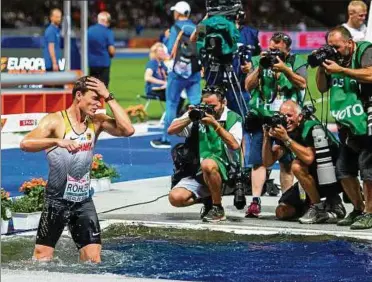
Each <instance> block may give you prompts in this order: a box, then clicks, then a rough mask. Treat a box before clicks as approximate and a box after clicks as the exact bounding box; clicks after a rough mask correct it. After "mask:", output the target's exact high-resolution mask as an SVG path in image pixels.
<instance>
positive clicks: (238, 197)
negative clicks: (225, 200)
mask: <svg viewBox="0 0 372 282" xmlns="http://www.w3.org/2000/svg"><path fill="white" fill-rule="evenodd" d="M246 203H247V202H246V200H245V194H244V186H243V182H242V181H241V180H240V179H238V180H237V181H236V184H235V192H234V206H235V207H236V208H237V209H238V210H242V209H244V207H245V205H246Z"/></svg>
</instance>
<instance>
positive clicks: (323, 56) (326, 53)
mask: <svg viewBox="0 0 372 282" xmlns="http://www.w3.org/2000/svg"><path fill="white" fill-rule="evenodd" d="M337 54H338V53H337V50H336V49H335V48H333V47H332V46H330V45H324V46H323V47H321V48H319V49H318V50H316V51H315V52H314V53H312V54H311V55H309V56H308V57H307V63H308V64H309V65H310V66H311V67H312V68H315V67H318V66H320V65H322V64H323V63H324V62H325V60H332V61H335V60H336V59H337Z"/></svg>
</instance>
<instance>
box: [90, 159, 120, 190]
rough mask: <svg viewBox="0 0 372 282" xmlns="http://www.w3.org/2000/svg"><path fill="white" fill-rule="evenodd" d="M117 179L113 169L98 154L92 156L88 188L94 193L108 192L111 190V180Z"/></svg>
mask: <svg viewBox="0 0 372 282" xmlns="http://www.w3.org/2000/svg"><path fill="white" fill-rule="evenodd" d="M116 177H119V175H118V173H117V172H116V170H115V169H114V168H113V167H110V166H108V165H107V164H106V163H105V162H104V161H103V157H102V155H100V154H95V155H94V156H93V161H92V166H91V170H90V178H91V182H90V186H91V187H92V188H93V190H94V192H102V191H108V190H110V188H111V179H112V178H116Z"/></svg>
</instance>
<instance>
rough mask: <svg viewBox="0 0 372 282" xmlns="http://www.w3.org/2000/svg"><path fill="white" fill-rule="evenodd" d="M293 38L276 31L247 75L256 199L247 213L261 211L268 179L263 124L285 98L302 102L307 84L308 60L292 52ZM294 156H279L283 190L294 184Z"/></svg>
mask: <svg viewBox="0 0 372 282" xmlns="http://www.w3.org/2000/svg"><path fill="white" fill-rule="evenodd" d="M291 44H292V40H291V38H290V37H289V36H288V35H287V34H285V33H282V32H277V33H274V34H273V36H272V37H271V39H270V43H269V50H268V51H266V52H263V53H261V55H260V56H255V57H253V58H252V64H253V66H252V71H251V73H250V74H248V76H247V79H246V90H247V91H249V92H250V93H251V100H250V102H249V107H250V112H249V113H248V116H247V118H246V122H245V126H246V130H247V131H248V132H250V133H251V135H252V139H251V150H250V154H249V161H248V162H249V164H250V165H252V166H253V169H252V192H253V201H252V203H251V204H250V206H249V207H248V210H247V213H246V216H247V217H257V216H258V215H259V214H260V212H261V201H260V196H261V193H262V189H263V185H264V183H265V181H266V173H267V171H266V167H265V166H263V163H262V155H261V149H262V142H263V133H262V125H263V124H264V123H265V119H267V118H270V117H271V116H272V115H273V113H274V112H276V111H278V110H279V108H280V106H281V105H282V103H283V101H286V100H293V101H296V102H298V103H300V104H301V103H302V100H303V97H304V92H305V88H306V79H307V70H306V61H305V60H304V59H302V58H301V57H300V56H298V55H296V54H291V53H290V51H291ZM290 162H291V159H290V158H289V156H284V157H283V158H282V159H281V160H280V162H279V163H280V184H281V187H282V191H283V192H284V191H285V190H286V189H288V188H289V187H291V186H292V184H293V175H292V173H291V170H290Z"/></svg>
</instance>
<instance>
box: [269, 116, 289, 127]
mask: <svg viewBox="0 0 372 282" xmlns="http://www.w3.org/2000/svg"><path fill="white" fill-rule="evenodd" d="M265 124H266V125H267V126H269V127H271V128H275V127H278V126H279V125H281V126H283V127H284V128H287V117H286V116H285V115H283V114H281V113H275V114H274V115H273V116H272V117H270V118H267V119H266V123H265Z"/></svg>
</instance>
